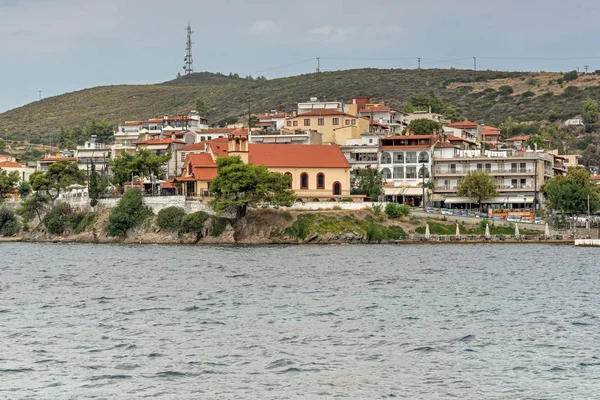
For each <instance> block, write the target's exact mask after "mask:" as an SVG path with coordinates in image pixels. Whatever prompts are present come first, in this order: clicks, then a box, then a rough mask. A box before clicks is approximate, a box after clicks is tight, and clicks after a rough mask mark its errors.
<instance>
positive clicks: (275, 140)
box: [263, 137, 277, 143]
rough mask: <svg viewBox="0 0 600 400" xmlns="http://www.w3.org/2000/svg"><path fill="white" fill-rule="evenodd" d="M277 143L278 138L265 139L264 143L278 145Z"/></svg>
mask: <svg viewBox="0 0 600 400" xmlns="http://www.w3.org/2000/svg"><path fill="white" fill-rule="evenodd" d="M276 142H277V138H274V137H268V138H264V139H263V143H276Z"/></svg>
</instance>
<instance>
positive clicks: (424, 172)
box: [419, 167, 429, 179]
mask: <svg viewBox="0 0 600 400" xmlns="http://www.w3.org/2000/svg"><path fill="white" fill-rule="evenodd" d="M419 178H421V179H422V178H425V179H428V178H429V169H428V168H426V167H421V168H420V169H419Z"/></svg>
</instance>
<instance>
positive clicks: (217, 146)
mask: <svg viewBox="0 0 600 400" xmlns="http://www.w3.org/2000/svg"><path fill="white" fill-rule="evenodd" d="M227 142H228V140H227V138H218V139H213V140H210V141H209V142H208V145H209V146H210V150H211V151H212V152H213V154H214V155H215V157H223V156H226V155H227V147H228V146H227Z"/></svg>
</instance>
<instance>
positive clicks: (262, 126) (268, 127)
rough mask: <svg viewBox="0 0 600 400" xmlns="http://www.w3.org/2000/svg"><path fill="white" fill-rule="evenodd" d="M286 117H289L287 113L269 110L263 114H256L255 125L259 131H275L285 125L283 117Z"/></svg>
mask: <svg viewBox="0 0 600 400" xmlns="http://www.w3.org/2000/svg"><path fill="white" fill-rule="evenodd" d="M287 117H289V115H287V114H286V113H283V112H281V111H277V110H271V111H270V112H265V114H263V115H259V116H257V120H256V124H255V126H256V127H257V130H259V131H269V132H276V131H279V130H281V129H282V128H283V127H284V126H285V119H286V118H287Z"/></svg>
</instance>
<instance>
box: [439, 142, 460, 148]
mask: <svg viewBox="0 0 600 400" xmlns="http://www.w3.org/2000/svg"><path fill="white" fill-rule="evenodd" d="M434 147H435V148H436V149H448V148H452V149H455V148H456V147H454V146H453V145H451V144H450V143H445V142H437V143H436V144H435V146H434Z"/></svg>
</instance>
